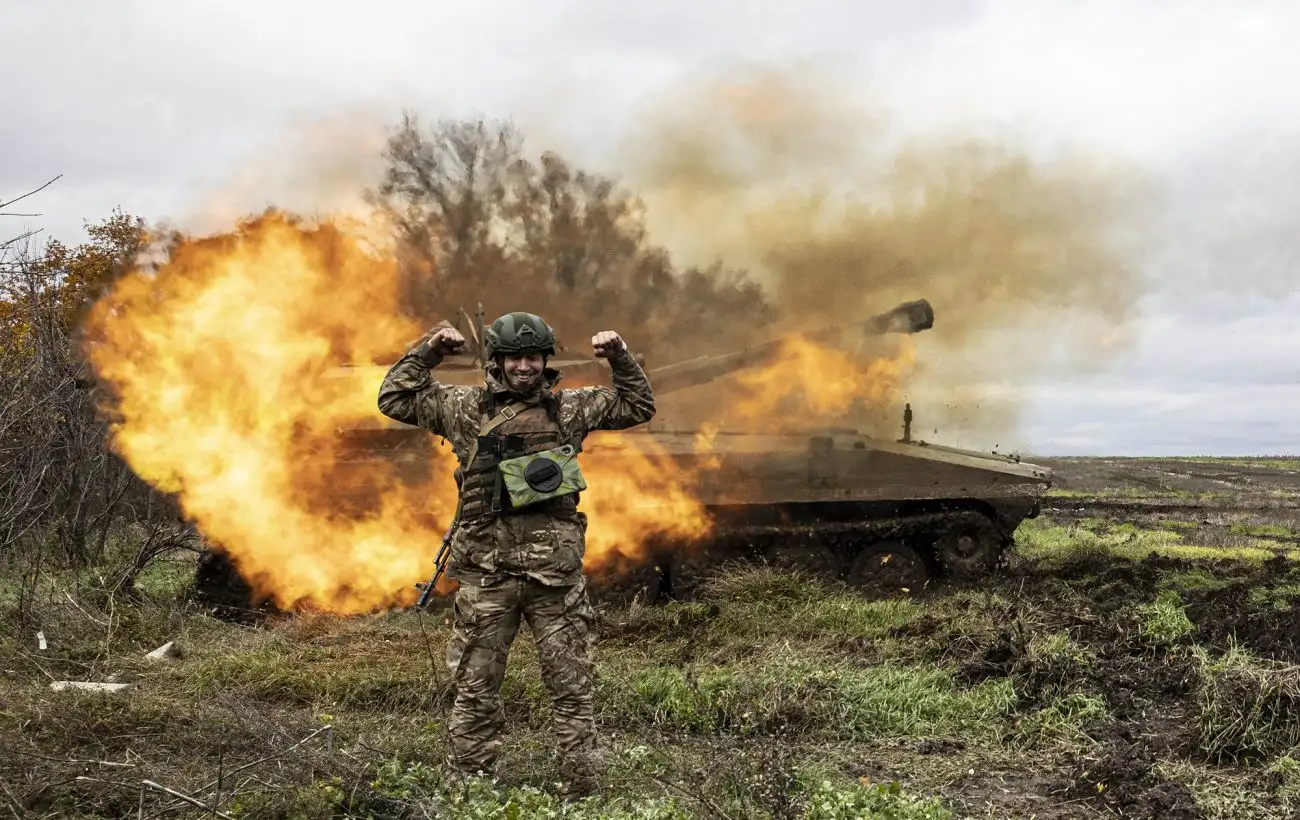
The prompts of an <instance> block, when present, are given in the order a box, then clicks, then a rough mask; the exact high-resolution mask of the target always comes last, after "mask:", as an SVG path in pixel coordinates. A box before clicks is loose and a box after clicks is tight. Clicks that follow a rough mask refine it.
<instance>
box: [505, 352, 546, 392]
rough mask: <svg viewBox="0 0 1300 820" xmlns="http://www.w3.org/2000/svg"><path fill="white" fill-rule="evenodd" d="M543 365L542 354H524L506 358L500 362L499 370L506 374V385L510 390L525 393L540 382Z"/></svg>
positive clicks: (544, 363)
mask: <svg viewBox="0 0 1300 820" xmlns="http://www.w3.org/2000/svg"><path fill="white" fill-rule="evenodd" d="M545 365H546V362H545V360H544V359H543V358H542V354H540V353H526V354H520V355H511V356H506V357H505V358H504V359H503V360H502V362H501V369H502V371H504V372H505V374H506V384H507V385H508V386H509V387H510V389H511V390H516V391H519V392H521V393H526V392H528V391H529V390H532V389H533V388H534V387H536V386H537V385H538V384H539V383H540V382H541V379H542V369H543V368H544V367H545Z"/></svg>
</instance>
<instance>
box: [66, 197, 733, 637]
mask: <svg viewBox="0 0 1300 820" xmlns="http://www.w3.org/2000/svg"><path fill="white" fill-rule="evenodd" d="M361 227H362V228H364V226H361ZM397 274H398V271H397V267H396V264H395V262H393V260H391V259H389V258H387V257H385V256H382V255H378V254H376V253H375V252H373V250H371V249H370V247H369V246H368V245H367V244H366V243H365V241H364V240H363V238H362V236H361V235H359V234H357V233H355V232H350V231H344V230H342V229H341V228H339V227H338V226H336V225H326V226H324V227H319V228H313V229H306V228H304V227H302V226H300V225H298V224H295V223H293V222H291V221H290V220H288V219H286V218H284V217H282V216H279V215H274V214H268V215H266V216H263V217H261V218H258V219H256V220H251V221H248V222H245V223H241V224H240V225H239V226H238V228H237V229H236V230H235V231H234V232H233V233H231V234H229V235H224V236H219V237H214V238H209V239H202V240H185V241H183V242H181V243H180V244H179V245H178V246H177V247H175V248H173V249H172V250H171V252H170V254H169V258H168V259H167V260H166V261H165V262H164V263H162V264H161V265H160V266H159V268H158V269H157V270H154V271H147V270H143V269H142V270H138V271H136V272H134V273H133V274H131V275H129V276H127V277H125V278H123V279H122V280H121V281H120V282H119V283H118V284H117V286H116V287H115V288H114V290H113V291H112V292H111V293H110V294H109V295H108V296H106V297H105V298H104V299H102V300H101V301H100V303H99V304H97V305H96V307H95V309H94V311H93V313H92V315H91V317H90V319H89V320H88V324H87V331H88V334H87V335H88V342H87V346H86V353H87V356H88V358H89V359H90V361H91V363H92V364H93V366H94V367H95V368H96V370H97V372H98V373H99V375H100V377H101V378H102V379H103V380H104V381H105V382H106V383H107V384H108V385H109V386H110V387H111V388H112V391H113V393H114V395H115V399H116V401H115V402H114V406H113V407H112V412H113V415H114V416H115V419H116V420H115V423H114V425H113V428H112V440H113V444H114V446H115V448H116V450H117V451H118V452H119V453H121V454H122V456H123V457H124V458H125V459H126V460H127V461H128V462H129V463H130V464H131V466H132V468H133V469H134V470H135V471H136V472H137V473H138V474H139V475H140V476H141V477H142V478H143V479H145V480H146V481H149V482H151V483H152V484H154V485H155V486H157V487H159V488H161V489H164V490H167V491H173V492H176V493H178V497H179V500H180V503H181V505H182V508H183V510H184V512H185V514H186V515H187V516H188V517H189V518H190V519H191V520H193V521H194V522H195V523H196V525H197V526H198V527H199V529H200V531H201V532H202V533H203V534H204V536H205V537H206V538H207V539H208V540H209V541H211V542H213V543H214V544H217V545H219V546H220V547H221V548H223V549H224V550H225V551H226V552H228V553H229V554H230V555H231V556H232V558H233V560H234V561H235V562H236V564H237V565H238V566H239V568H240V571H241V573H242V574H243V575H244V576H245V577H246V578H248V580H249V581H250V582H251V583H252V585H253V586H254V588H255V589H256V591H257V592H258V593H259V594H261V595H264V596H266V597H269V598H271V599H273V600H274V601H275V603H276V604H277V605H278V606H280V607H282V608H286V609H287V608H292V607H295V606H308V607H315V608H319V609H324V610H329V611H335V612H341V613H356V612H364V611H372V610H374V609H376V608H383V607H390V606H402V605H408V604H410V603H412V602H413V600H414V598H415V596H416V595H417V594H418V592H417V591H416V590H415V587H414V584H415V583H416V582H417V581H423V580H426V579H427V578H428V576H429V575H430V573H431V569H432V561H433V557H434V555H435V554H436V552H437V550H438V547H439V546H440V542H441V539H442V537H443V534H444V531H445V527H446V525H447V523H448V521H449V518H450V516H451V513H452V511H453V509H454V504H455V485H454V483H453V481H452V478H451V474H452V471H453V469H454V467H455V459H454V457H453V456H451V455H450V452H449V448H446V447H442V448H434V450H433V455H432V456H431V458H432V462H431V463H417V464H415V465H406V467H407V469H403V466H402V465H401V464H400V462H398V461H397V460H381V459H375V458H364V457H363V458H360V459H354V458H349V457H348V455H347V453H346V452H345V451H344V449H343V446H342V444H341V442H340V440H339V437H338V436H337V431H338V430H339V429H341V428H356V427H358V426H364V425H365V424H367V423H370V422H380V423H383V422H384V421H385V420H384V419H383V417H382V416H381V415H380V414H379V411H378V408H377V404H376V396H377V390H378V386H379V379H380V378H382V373H383V368H374V367H360V368H357V374H359V375H362V376H364V377H363V378H360V379H357V378H352V379H348V378H329V377H327V375H326V374H327V371H329V369H330V368H331V367H333V366H335V365H337V364H339V363H342V362H367V361H390V360H391V356H392V352H393V351H394V350H398V351H400V350H403V349H405V346H406V345H408V344H409V343H410V342H411V340H413V339H415V338H418V336H419V335H420V333H421V331H422V328H419V327H416V326H414V325H413V324H412V323H410V322H409V321H406V320H404V319H401V318H398V317H396V316H395V315H394V313H395V312H394V310H393V306H394V305H395V304H397V302H398V275H397ZM372 376H373V378H371V377H372ZM596 435H597V436H605V437H607V438H608V439H610V440H609V441H607V442H606V443H611V444H613V443H617V442H618V441H619V437H617V436H613V435H612V434H608V433H603V434H600V433H598V434H596ZM623 438H624V439H625V441H624V448H623V449H624V451H625V454H626V455H627V457H626V458H620V459H619V467H618V469H617V471H614V470H610V469H602V468H601V467H600V466H599V465H598V464H596V465H592V467H591V468H590V469H588V468H586V467H584V469H585V470H586V471H587V473H588V476H589V480H590V481H591V485H592V488H591V490H590V492H589V493H588V494H587V496H586V497H585V498H584V505H583V506H584V508H586V509H588V510H590V511H591V513H592V522H591V525H590V526H591V529H590V534H589V545H590V546H589V552H588V565H589V566H592V567H596V566H599V565H601V564H602V563H603V562H605V561H607V560H613V559H615V558H623V559H627V558H632V559H638V558H640V557H641V546H640V545H641V544H643V542H644V541H645V539H646V538H647V537H649V536H650V535H653V534H654V533H657V532H667V533H669V534H677V535H692V534H700V533H702V532H704V530H705V529H706V527H707V519H706V517H705V515H704V511H703V508H702V506H701V505H700V504H699V502H698V501H696V500H695V499H694V498H693V497H691V495H690V494H689V493H688V492H687V490H686V489H685V487H687V486H688V485H689V480H690V479H689V476H686V475H684V474H683V472H682V470H681V469H680V468H677V467H675V466H674V463H673V462H670V461H669V460H668V459H667V458H666V457H665V456H664V455H663V454H662V453H656V452H654V451H653V450H652V449H650V448H651V447H652V446H653V445H652V444H651V443H648V442H647V443H641V444H637V443H636V442H635V441H634V440H632V439H631V437H623ZM410 467H414V470H413V471H412V470H411V469H409V468H410ZM412 473H413V474H412ZM448 589H450V585H445V584H440V590H439V591H447V590H448Z"/></svg>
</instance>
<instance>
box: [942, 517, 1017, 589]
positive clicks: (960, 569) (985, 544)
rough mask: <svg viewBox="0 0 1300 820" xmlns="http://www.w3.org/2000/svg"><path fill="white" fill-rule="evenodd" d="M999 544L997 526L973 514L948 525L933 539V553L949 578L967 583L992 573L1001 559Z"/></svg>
mask: <svg viewBox="0 0 1300 820" xmlns="http://www.w3.org/2000/svg"><path fill="white" fill-rule="evenodd" d="M1002 542H1003V539H1002V533H1001V532H1000V531H999V530H998V526H997V524H995V523H994V522H993V521H991V520H989V519H988V518H987V517H985V516H983V515H979V514H978V513H973V514H971V515H969V516H964V517H962V518H960V519H958V520H957V521H954V522H952V524H950V525H948V527H947V528H946V529H945V530H944V531H943V532H942V533H941V534H940V535H939V537H938V538H936V539H935V542H934V551H935V556H936V558H938V561H939V565H940V566H942V567H943V569H944V572H945V573H947V575H948V576H949V577H951V578H953V579H954V580H958V581H968V580H972V579H975V578H980V577H983V576H985V575H988V574H989V573H991V572H992V571H993V569H994V568H995V567H996V566H997V563H998V558H999V557H1000V556H1001V555H1002Z"/></svg>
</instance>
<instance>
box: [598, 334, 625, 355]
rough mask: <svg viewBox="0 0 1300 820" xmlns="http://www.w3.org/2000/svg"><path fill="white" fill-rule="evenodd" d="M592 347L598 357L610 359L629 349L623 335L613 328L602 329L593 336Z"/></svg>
mask: <svg viewBox="0 0 1300 820" xmlns="http://www.w3.org/2000/svg"><path fill="white" fill-rule="evenodd" d="M591 349H592V351H593V352H594V353H595V354H596V356H597V358H601V359H608V358H610V357H612V356H617V355H618V354H620V353H622V352H623V351H624V350H626V349H627V344H626V343H624V341H623V337H622V336H619V335H618V334H617V333H615V332H614V331H612V330H602V331H601V332H599V333H597V334H596V335H595V336H592V337H591Z"/></svg>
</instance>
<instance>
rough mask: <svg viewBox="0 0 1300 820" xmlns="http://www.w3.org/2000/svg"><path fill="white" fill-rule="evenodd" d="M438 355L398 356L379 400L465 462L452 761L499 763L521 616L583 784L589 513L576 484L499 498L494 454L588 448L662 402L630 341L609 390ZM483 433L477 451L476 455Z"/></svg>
mask: <svg viewBox="0 0 1300 820" xmlns="http://www.w3.org/2000/svg"><path fill="white" fill-rule="evenodd" d="M503 318H504V317H503ZM537 321H538V322H540V321H541V320H540V319H538V320H537ZM494 326H495V325H494ZM441 360H442V357H441V356H439V355H437V354H436V353H433V352H432V351H430V350H428V349H427V348H424V347H417V348H416V349H415V350H412V351H411V352H409V353H407V354H406V355H405V356H403V357H402V358H401V359H400V360H398V362H397V363H396V364H395V365H394V366H393V367H392V369H391V370H390V371H389V372H388V375H387V376H386V377H385V379H384V382H383V384H382V386H381V387H380V390H379V407H380V409H381V410H382V412H383V413H384V414H385V415H387V416H389V417H390V418H393V419H396V420H397V421H401V422H405V423H407V424H414V425H418V426H420V427H423V428H425V429H427V430H430V431H432V432H433V433H434V434H436V435H438V436H441V437H443V438H445V439H446V440H447V441H448V442H449V443H450V444H451V446H452V449H453V450H454V451H455V453H456V456H457V458H458V459H459V460H460V467H459V469H458V470H457V471H456V476H457V481H458V484H459V485H460V492H461V499H460V500H461V503H462V508H461V515H460V524H459V526H458V527H457V529H456V531H455V533H454V535H453V538H452V542H451V550H450V560H449V563H448V570H447V572H448V575H450V576H451V577H453V578H455V579H456V580H457V581H459V583H460V589H459V591H458V592H457V594H456V599H455V601H454V604H453V613H454V616H453V620H454V627H453V634H452V637H451V640H450V642H449V644H448V648H447V663H448V666H449V667H450V668H451V670H452V674H453V677H454V679H455V682H456V703H455V707H454V708H453V710H452V716H451V723H450V727H449V733H450V735H451V743H452V754H453V757H454V762H455V764H456V765H457V766H458V767H459V768H461V769H462V770H465V771H471V772H472V771H484V772H490V771H491V770H492V767H493V766H494V764H495V762H496V759H497V755H498V753H499V751H500V747H501V739H500V732H501V729H502V727H503V724H504V717H505V716H504V711H503V707H502V702H501V683H502V680H503V679H504V677H505V672H506V658H507V655H508V654H509V650H510V645H511V643H512V641H513V640H514V637H515V634H516V632H517V631H518V628H519V623H520V619H521V617H522V619H524V620H526V621H527V622H528V626H529V628H530V629H531V630H532V633H533V636H534V640H535V641H536V644H537V650H538V656H539V658H540V661H541V672H542V677H543V680H544V682H545V685H546V687H547V690H548V691H549V693H550V695H551V698H552V702H553V710H554V732H555V735H556V739H557V741H558V746H559V751H560V756H561V766H562V770H563V773H564V775H565V778H566V779H568V780H570V781H582V782H585V783H589V782H590V779H591V777H592V776H593V775H594V760H593V750H594V743H595V733H594V703H593V676H594V662H593V658H592V649H593V644H594V641H595V635H594V633H593V631H592V621H593V616H594V613H593V610H592V607H591V603H590V601H589V598H588V595H587V583H586V578H585V576H584V574H583V570H582V559H583V555H584V553H585V550H586V529H587V519H586V516H585V515H584V514H583V513H581V512H579V511H578V510H577V497H576V495H569V496H565V497H563V498H559V499H552V500H550V501H548V502H543V503H541V504H538V505H534V506H530V507H526V508H523V509H522V510H510V509H509V507H510V504H509V502H508V500H507V501H505V503H502V496H501V494H500V489H501V485H500V482H499V481H497V479H496V470H495V464H496V463H497V461H499V459H500V458H501V457H503V455H512V454H516V453H519V452H537V451H539V450H543V449H546V448H548V447H554V446H556V445H557V444H562V443H568V444H573V445H574V446H575V447H576V448H578V449H580V448H581V443H582V440H583V439H584V438H585V437H586V436H587V434H588V433H590V432H591V431H593V430H622V429H626V428H629V427H632V426H635V425H637V424H642V423H644V422H647V421H649V420H650V419H651V418H652V417H653V416H654V412H655V408H654V395H653V393H652V392H651V389H650V383H649V381H648V379H647V378H646V376H645V373H644V372H643V371H642V369H641V367H640V366H639V365H638V364H637V362H636V360H635V359H634V358H633V357H632V354H631V353H630V351H628V350H627V349H626V345H625V346H624V350H623V351H622V352H621V353H619V354H616V355H615V356H613V357H612V358H610V359H609V363H610V366H611V369H612V371H613V381H614V386H613V389H610V388H608V387H582V388H577V389H570V390H554V389H553V388H554V387H555V385H556V382H557V381H558V380H559V373H557V372H556V371H555V370H553V369H550V368H547V369H546V370H545V372H544V376H545V377H544V379H543V386H542V387H541V388H540V389H539V390H537V391H535V392H534V394H533V395H530V396H519V395H516V394H515V393H513V391H511V390H510V389H509V388H508V386H507V383H506V379H505V375H504V373H503V372H502V371H501V368H500V366H499V364H498V363H496V362H489V364H488V366H487V367H486V368H485V377H486V378H485V380H486V385H485V386H484V387H461V386H453V385H445V384H440V383H438V382H437V381H435V380H434V378H433V376H432V373H431V370H432V369H433V368H435V367H436V366H437V365H438V363H439V362H441ZM511 403H513V407H514V408H515V409H517V412H516V414H515V415H514V416H513V417H511V418H509V420H507V421H505V422H504V423H501V424H500V425H499V426H498V427H497V428H496V429H495V430H493V431H492V432H491V435H490V436H489V437H485V438H484V439H483V440H478V438H477V437H478V433H479V432H480V428H481V425H482V424H483V423H484V421H485V420H486V419H489V418H492V417H494V416H496V415H497V414H498V413H499V412H500V410H501V408H502V407H503V406H507V405H510V404H511ZM505 415H507V416H508V415H509V413H508V412H507V413H506V414H505ZM498 420H499V419H498ZM476 440H478V444H479V446H478V447H477V452H478V455H477V456H476V457H474V458H473V459H472V460H470V457H471V454H472V450H473V449H475V443H476ZM497 507H499V508H500V509H496V508H497Z"/></svg>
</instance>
